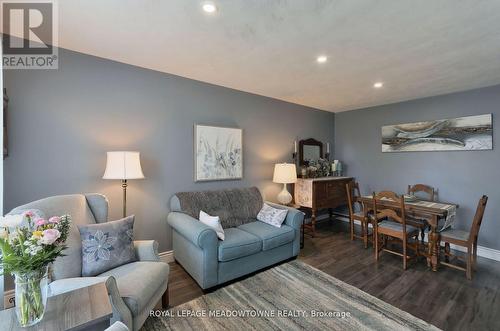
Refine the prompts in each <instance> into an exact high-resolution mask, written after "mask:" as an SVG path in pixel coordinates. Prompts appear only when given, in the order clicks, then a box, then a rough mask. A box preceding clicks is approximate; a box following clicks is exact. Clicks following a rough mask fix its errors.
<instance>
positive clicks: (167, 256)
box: [3, 251, 174, 309]
mask: <svg viewBox="0 0 500 331" xmlns="http://www.w3.org/2000/svg"><path fill="white" fill-rule="evenodd" d="M158 255H159V256H160V261H162V262H165V263H172V262H174V251H165V252H161V253H159V254H158ZM15 301H16V300H15V294H14V290H8V291H5V292H4V297H3V306H4V307H5V309H7V308H12V307H14V306H15Z"/></svg>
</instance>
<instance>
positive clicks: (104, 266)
mask: <svg viewBox="0 0 500 331" xmlns="http://www.w3.org/2000/svg"><path fill="white" fill-rule="evenodd" d="M78 229H79V230H80V237H81V239H82V276H83V277H91V276H96V275H99V274H101V273H103V272H105V271H108V270H110V269H113V268H116V267H118V266H121V265H123V264H127V263H130V262H134V261H136V256H135V249H134V215H131V216H128V217H125V218H122V219H121V220H118V221H112V222H106V223H99V224H88V225H84V226H79V227H78Z"/></svg>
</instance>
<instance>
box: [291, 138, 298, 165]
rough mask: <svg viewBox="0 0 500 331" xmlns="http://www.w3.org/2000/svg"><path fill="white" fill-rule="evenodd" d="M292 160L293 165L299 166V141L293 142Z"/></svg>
mask: <svg viewBox="0 0 500 331" xmlns="http://www.w3.org/2000/svg"><path fill="white" fill-rule="evenodd" d="M292 159H293V164H297V140H294V141H293V153H292Z"/></svg>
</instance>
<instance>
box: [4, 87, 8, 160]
mask: <svg viewBox="0 0 500 331" xmlns="http://www.w3.org/2000/svg"><path fill="white" fill-rule="evenodd" d="M8 107H9V97H8V96H7V89H5V88H4V89H3V158H4V159H5V158H6V157H7V156H9V144H8V134H7V109H8Z"/></svg>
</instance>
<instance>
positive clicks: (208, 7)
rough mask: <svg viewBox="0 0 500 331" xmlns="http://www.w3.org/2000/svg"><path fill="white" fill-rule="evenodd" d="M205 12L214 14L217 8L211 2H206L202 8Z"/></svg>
mask: <svg viewBox="0 0 500 331" xmlns="http://www.w3.org/2000/svg"><path fill="white" fill-rule="evenodd" d="M202 8H203V11H204V12H206V13H209V14H213V13H215V12H216V11H217V7H216V6H215V5H214V4H213V3H211V2H205V3H204V4H203V6H202Z"/></svg>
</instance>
